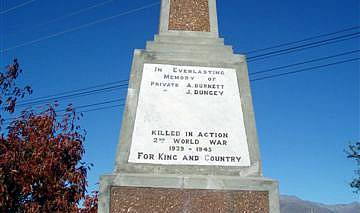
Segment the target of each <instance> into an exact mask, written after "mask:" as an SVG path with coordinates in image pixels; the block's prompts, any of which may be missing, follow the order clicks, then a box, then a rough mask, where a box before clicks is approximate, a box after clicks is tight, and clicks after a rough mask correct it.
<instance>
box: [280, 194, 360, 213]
mask: <svg viewBox="0 0 360 213" xmlns="http://www.w3.org/2000/svg"><path fill="white" fill-rule="evenodd" d="M280 209H281V213H360V203H359V202H353V203H349V204H339V205H325V204H322V203H315V202H311V201H305V200H301V199H299V198H297V197H295V196H287V195H282V196H281V197H280Z"/></svg>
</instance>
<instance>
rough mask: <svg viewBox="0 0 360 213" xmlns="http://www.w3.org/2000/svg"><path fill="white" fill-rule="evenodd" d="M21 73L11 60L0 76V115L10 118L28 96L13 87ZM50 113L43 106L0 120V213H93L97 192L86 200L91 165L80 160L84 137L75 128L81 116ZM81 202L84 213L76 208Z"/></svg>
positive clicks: (24, 90) (25, 90)
mask: <svg viewBox="0 0 360 213" xmlns="http://www.w3.org/2000/svg"><path fill="white" fill-rule="evenodd" d="M21 72H22V70H21V69H20V66H19V64H18V62H17V60H14V63H13V64H12V65H10V66H8V67H7V68H6V71H5V72H4V73H1V74H0V107H1V106H3V107H2V109H3V110H4V112H7V113H10V114H13V113H14V112H15V109H16V101H17V100H18V99H19V98H23V97H24V96H26V95H28V94H31V93H32V90H31V88H30V87H29V86H25V87H24V88H20V87H17V86H16V84H15V83H16V79H17V77H18V76H19V74H20V73H21ZM56 107H57V104H54V105H48V106H47V107H46V108H45V110H43V111H41V112H37V111H35V110H33V109H27V110H24V111H22V112H21V113H20V116H19V118H17V119H15V120H13V121H11V122H10V123H8V124H7V125H5V122H4V121H6V120H4V118H3V117H0V120H1V127H2V131H3V132H2V135H1V136H0V212H14V213H22V212H79V213H95V212H96V211H97V192H95V193H94V194H93V195H91V196H90V195H86V187H87V181H86V177H87V172H88V170H89V169H90V166H92V165H91V164H87V163H86V162H83V161H82V160H81V159H82V156H83V154H84V152H85V151H84V146H83V143H84V141H85V135H86V131H85V130H83V129H82V128H81V127H80V126H79V125H78V124H77V122H78V120H79V119H80V117H81V116H78V114H77V113H76V112H75V110H74V109H73V107H72V106H71V105H69V106H68V107H67V108H66V110H65V113H64V114H63V115H62V116H60V117H61V118H59V114H58V113H57V111H56ZM4 126H5V127H6V128H4ZM4 129H6V130H5V131H4ZM84 199H85V201H84V208H80V207H78V205H79V203H80V201H81V200H84Z"/></svg>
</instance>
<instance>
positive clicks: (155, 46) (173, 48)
mask: <svg viewBox="0 0 360 213" xmlns="http://www.w3.org/2000/svg"><path fill="white" fill-rule="evenodd" d="M146 50H149V51H157V52H186V53H202V54H207V53H210V54H211V53H212V52H216V53H221V54H232V53H233V49H232V47H231V46H226V45H219V44H217V45H193V44H182V43H171V44H170V43H163V42H153V41H148V42H147V43H146Z"/></svg>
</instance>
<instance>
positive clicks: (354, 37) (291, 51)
mask: <svg viewBox="0 0 360 213" xmlns="http://www.w3.org/2000/svg"><path fill="white" fill-rule="evenodd" d="M359 37H360V35H358V36H353V37H350V38H344V39H340V40H335V41H330V42H326V43H322V44H317V45H312V46H309V47H302V48H299V49H293V50H290V51H284V52H280V53H278V54H274V55H268V56H264V57H261V58H255V59H252V60H251V59H250V60H248V62H254V61H258V60H263V59H268V58H272V57H275V56H280V55H285V54H289V53H293V52H299V51H303V50H308V49H312V48H316V47H321V46H325V45H330V44H335V43H339V42H343V41H348V40H351V39H356V38H359Z"/></svg>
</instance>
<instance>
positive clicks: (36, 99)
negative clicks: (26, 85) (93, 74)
mask: <svg viewBox="0 0 360 213" xmlns="http://www.w3.org/2000/svg"><path fill="white" fill-rule="evenodd" d="M127 82H128V80H120V81H112V82H108V83H104V84H98V85H94V86H90V87H85V88H81V89H74V90H69V91H65V92H60V93H56V94H53V95H46V96H42V97H38V98H32V99H29V100H26V101H24V102H20V104H24V103H28V102H33V101H38V100H43V99H48V98H51V97H58V96H63V95H70V94H73V93H77V92H83V91H86V90H89V89H96V88H101V87H106V86H110V85H114V84H124V83H125V84H124V86H125V85H127Z"/></svg>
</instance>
